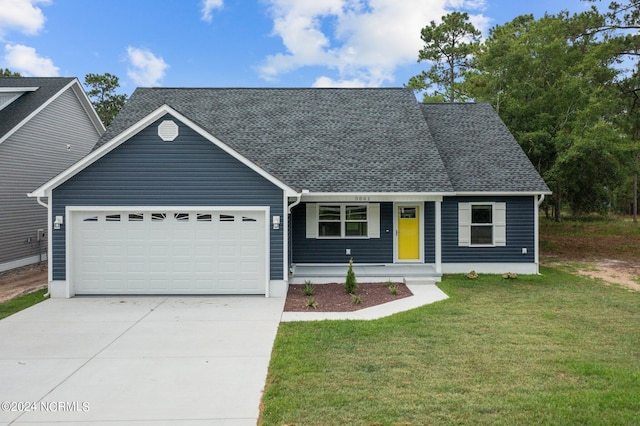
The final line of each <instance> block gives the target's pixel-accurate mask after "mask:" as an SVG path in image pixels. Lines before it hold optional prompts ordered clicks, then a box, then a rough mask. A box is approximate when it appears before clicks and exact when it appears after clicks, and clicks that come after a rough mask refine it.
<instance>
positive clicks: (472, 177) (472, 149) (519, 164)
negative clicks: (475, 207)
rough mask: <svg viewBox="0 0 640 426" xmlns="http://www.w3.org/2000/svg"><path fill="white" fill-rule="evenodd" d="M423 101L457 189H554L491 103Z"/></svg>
mask: <svg viewBox="0 0 640 426" xmlns="http://www.w3.org/2000/svg"><path fill="white" fill-rule="evenodd" d="M421 107H422V111H423V113H424V116H425V118H426V120H427V122H428V123H429V128H430V129H431V134H432V136H433V137H434V139H435V142H436V145H437V146H438V150H439V151H440V155H441V156H442V161H443V162H444V164H445V167H446V169H447V173H448V175H449V180H450V181H451V183H452V184H453V187H454V188H455V190H456V192H477V191H481V192H485V191H492V192H544V193H547V192H550V191H549V188H548V187H547V185H546V184H545V183H544V181H543V180H542V178H541V177H540V175H539V174H538V172H537V171H536V170H535V168H534V167H533V165H532V164H531V162H530V161H529V159H528V158H527V156H526V154H525V153H524V151H523V150H522V148H521V147H520V145H519V144H518V142H517V141H516V140H515V138H514V137H513V135H512V134H511V132H509V129H508V128H507V127H506V126H505V124H504V123H503V122H502V120H501V119H500V117H499V116H498V114H497V113H496V112H495V111H494V109H493V107H491V105H489V104H487V103H477V104H475V103H457V104H446V103H429V104H421Z"/></svg>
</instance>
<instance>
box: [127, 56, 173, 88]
mask: <svg viewBox="0 0 640 426" xmlns="http://www.w3.org/2000/svg"><path fill="white" fill-rule="evenodd" d="M127 55H128V59H129V62H130V63H131V68H129V69H128V70H127V75H128V76H129V78H130V79H131V80H133V82H134V83H135V84H137V85H138V86H146V87H152V86H159V85H160V80H162V79H163V78H164V74H165V70H166V69H167V68H168V67H169V65H168V64H167V63H166V62H165V61H164V59H162V58H158V57H157V56H155V55H154V54H153V53H151V51H150V50H148V49H139V48H137V47H131V46H129V47H127Z"/></svg>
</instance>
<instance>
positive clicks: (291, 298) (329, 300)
mask: <svg viewBox="0 0 640 426" xmlns="http://www.w3.org/2000/svg"><path fill="white" fill-rule="evenodd" d="M394 284H395V285H397V286H398V294H391V291H390V290H389V287H387V283H358V289H357V290H356V292H355V294H356V295H358V296H360V303H359V304H354V303H353V299H352V296H351V295H350V294H347V292H346V291H345V289H344V284H339V283H331V284H314V285H313V287H314V291H313V295H312V296H305V294H304V287H305V286H304V284H291V285H289V291H288V293H287V300H286V302H285V305H284V310H285V312H352V311H357V310H360V309H364V308H369V307H371V306H375V305H380V304H382V303H387V302H392V301H394V300H398V299H402V298H404V297H409V296H412V295H413V294H412V293H411V291H410V290H409V289H408V288H407V286H406V285H405V284H403V283H394ZM309 299H313V300H314V301H315V302H316V304H317V306H316V308H315V309H314V308H312V307H309V306H307V301H308V300H309Z"/></svg>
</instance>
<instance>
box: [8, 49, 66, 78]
mask: <svg viewBox="0 0 640 426" xmlns="http://www.w3.org/2000/svg"><path fill="white" fill-rule="evenodd" d="M4 51H5V56H4V62H5V63H6V66H7V68H9V69H10V70H11V71H14V72H19V73H20V74H22V75H23V76H25V77H57V76H58V75H60V74H59V72H60V69H59V68H58V67H56V66H55V65H53V61H51V59H49V58H43V57H41V56H39V55H38V53H36V49H34V48H33V47H29V46H24V45H22V44H7V45H5V47H4Z"/></svg>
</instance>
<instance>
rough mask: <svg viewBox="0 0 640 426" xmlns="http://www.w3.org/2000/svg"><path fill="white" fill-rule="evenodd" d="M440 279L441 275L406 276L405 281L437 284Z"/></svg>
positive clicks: (418, 283)
mask: <svg viewBox="0 0 640 426" xmlns="http://www.w3.org/2000/svg"><path fill="white" fill-rule="evenodd" d="M438 281H440V278H439V277H405V278H404V283H405V284H407V285H435V284H436V282H438Z"/></svg>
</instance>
